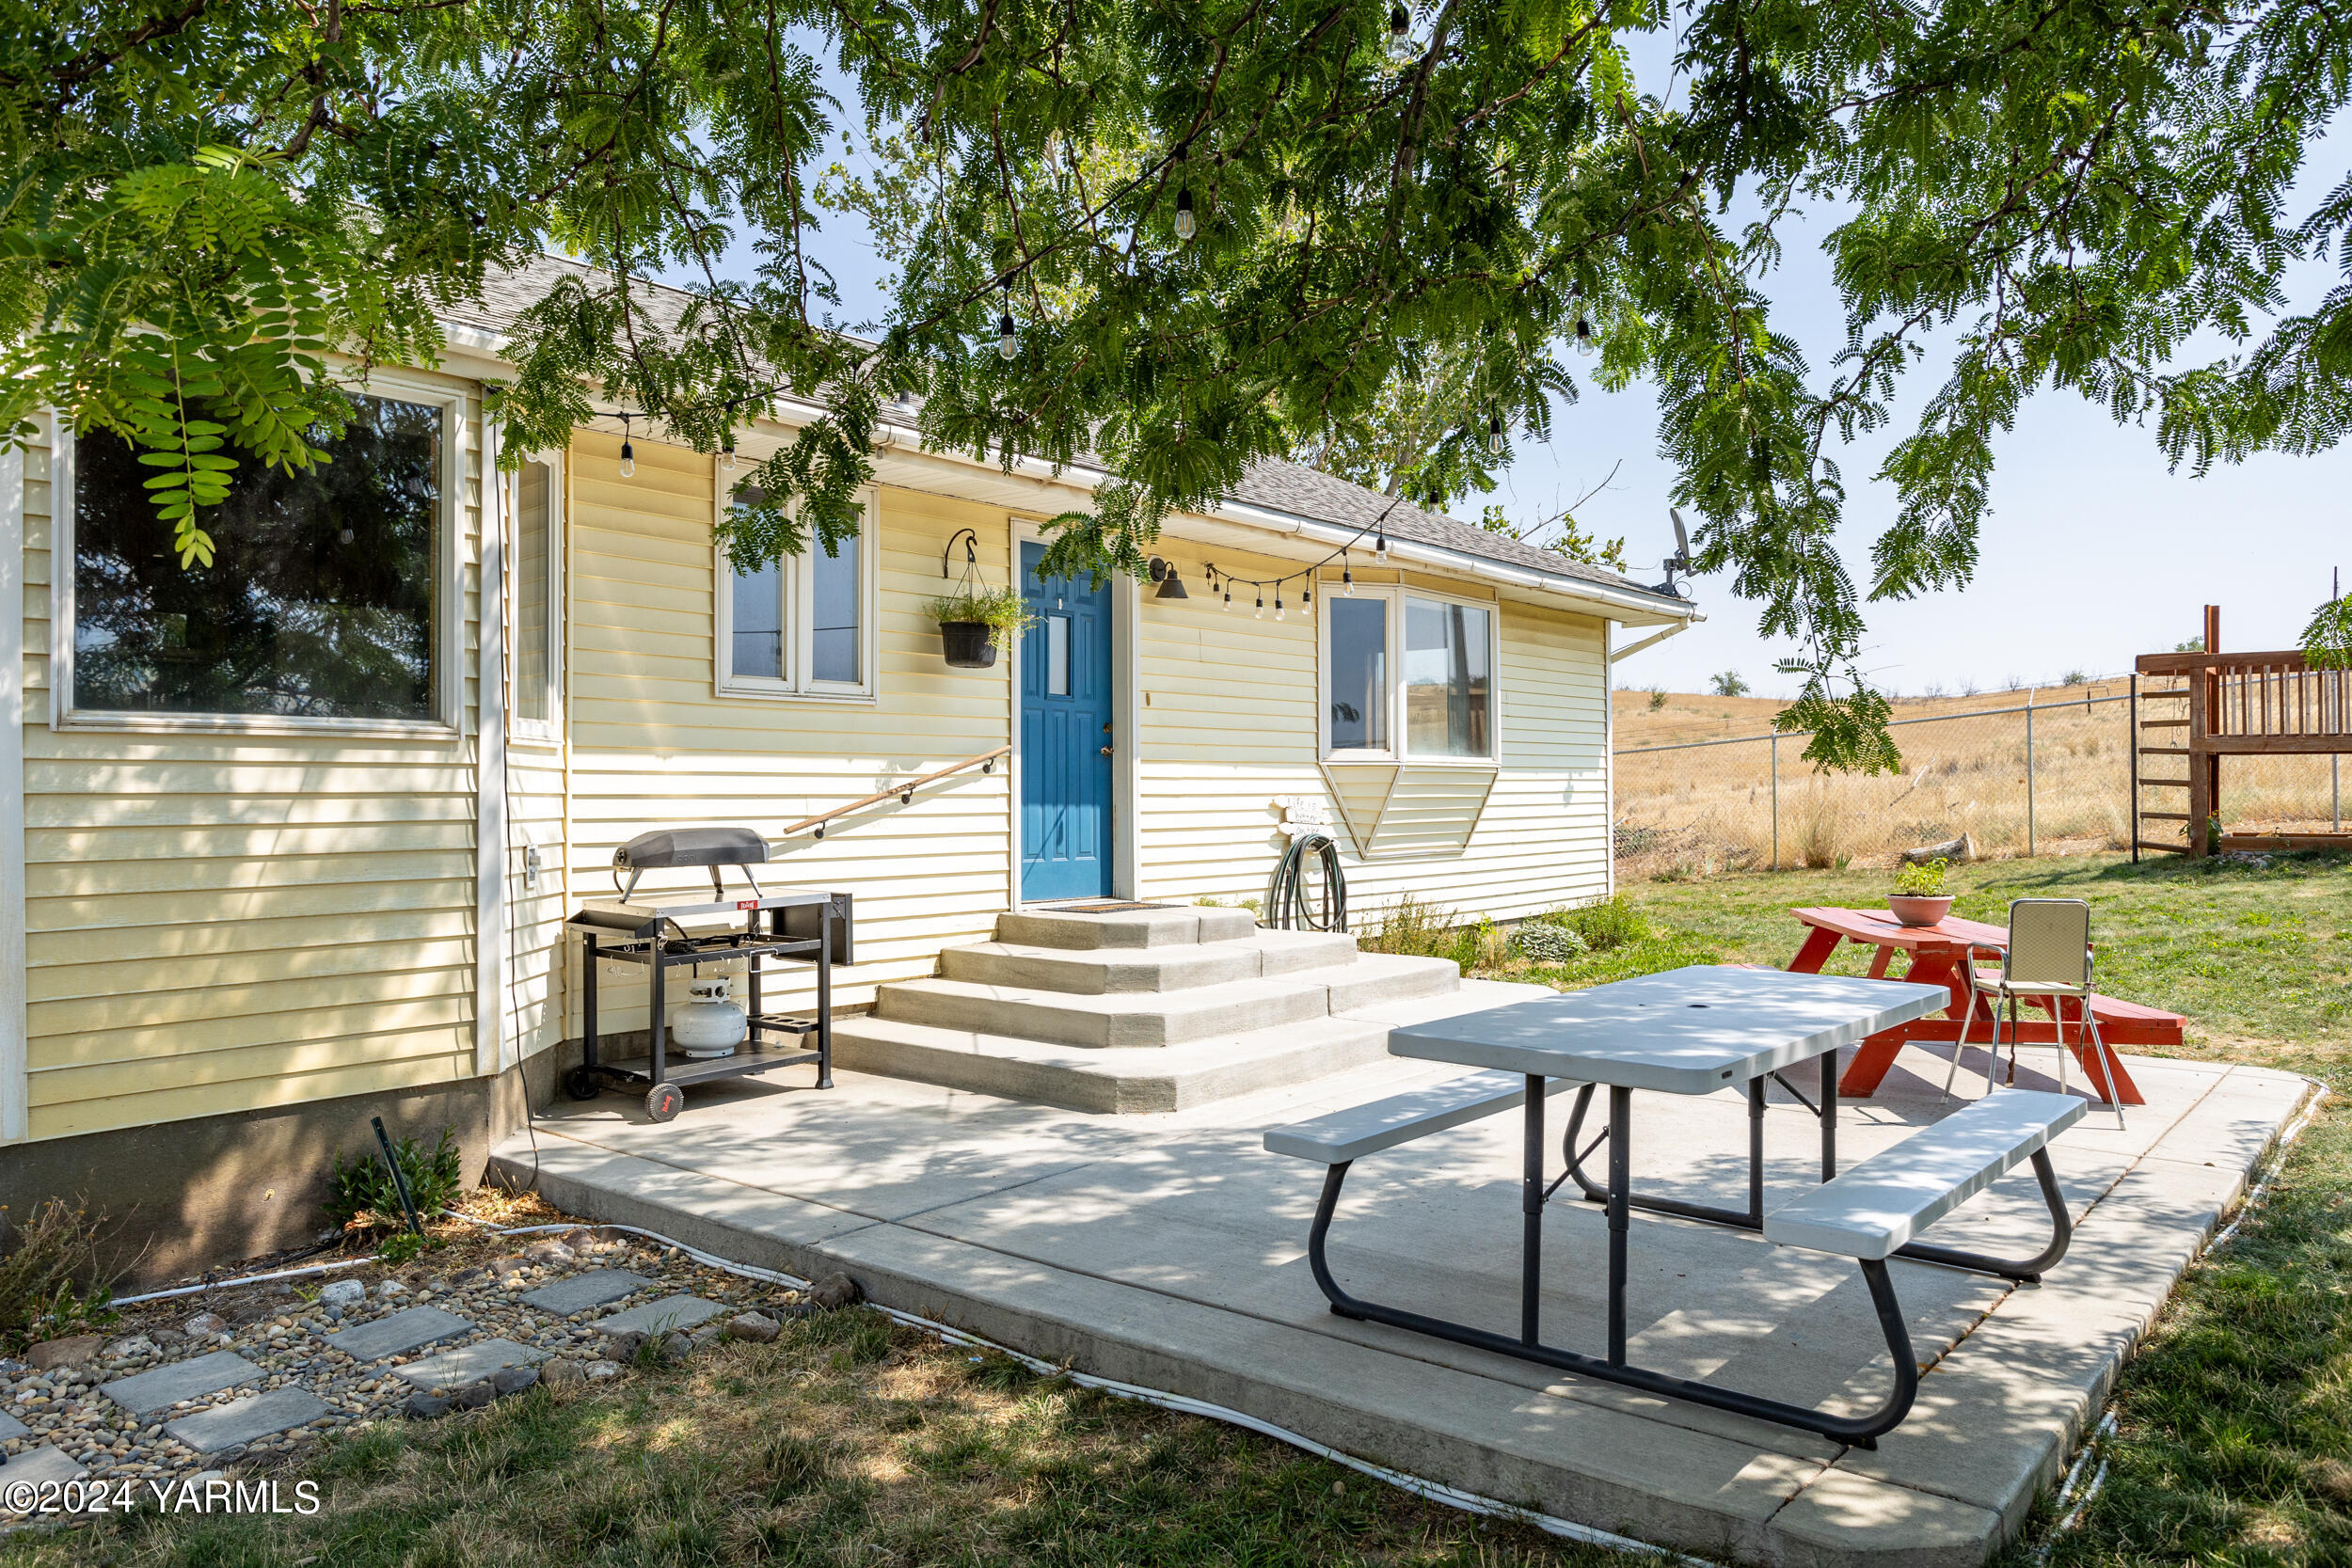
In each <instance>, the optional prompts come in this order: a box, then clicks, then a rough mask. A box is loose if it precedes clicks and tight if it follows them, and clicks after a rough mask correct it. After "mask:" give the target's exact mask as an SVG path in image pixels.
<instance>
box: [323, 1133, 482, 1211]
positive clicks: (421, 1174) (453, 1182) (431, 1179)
mask: <svg viewBox="0 0 2352 1568" xmlns="http://www.w3.org/2000/svg"><path fill="white" fill-rule="evenodd" d="M392 1158H393V1159H395V1160H397V1161H399V1162H400V1171H401V1174H402V1175H403V1176H405V1177H406V1178H407V1179H408V1196H409V1197H410V1198H412V1199H413V1200H414V1201H415V1203H416V1205H417V1217H418V1218H419V1219H423V1218H424V1217H425V1216H427V1215H429V1214H437V1213H438V1212H441V1211H442V1210H444V1209H446V1208H448V1207H449V1206H450V1205H451V1204H452V1203H453V1202H454V1201H456V1198H457V1187H458V1166H457V1145H456V1142H455V1141H454V1140H453V1138H452V1136H451V1134H450V1130H449V1129H448V1128H446V1127H444V1128H442V1129H441V1138H440V1141H439V1142H438V1143H437V1144H435V1145H434V1146H433V1148H431V1149H430V1150H429V1151H428V1150H427V1149H426V1148H424V1146H423V1145H421V1144H420V1143H418V1142H417V1140H416V1139H414V1138H402V1139H400V1140H398V1141H397V1142H395V1143H394V1144H393V1145H392ZM326 1217H327V1218H328V1219H331V1220H333V1221H334V1222H335V1223H336V1224H337V1225H340V1226H342V1227H346V1228H350V1227H354V1226H355V1225H356V1227H358V1228H359V1229H361V1230H365V1231H367V1232H369V1233H371V1234H373V1233H375V1232H379V1231H386V1230H398V1229H400V1228H401V1227H403V1226H405V1225H406V1224H407V1223H408V1222H407V1220H406V1218H405V1216H404V1215H403V1214H402V1213H401V1212H400V1188H399V1187H398V1186H397V1185H396V1184H395V1183H394V1182H393V1180H392V1173H391V1172H390V1171H389V1170H387V1169H386V1168H385V1166H384V1158H383V1156H382V1155H381V1154H380V1153H378V1152H377V1151H376V1150H375V1149H374V1148H369V1149H367V1150H366V1151H364V1152H363V1153H360V1154H358V1155H356V1156H354V1155H345V1154H338V1155H337V1156H335V1170H334V1174H332V1175H331V1176H329V1177H328V1178H327V1179H326Z"/></svg>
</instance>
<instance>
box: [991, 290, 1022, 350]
mask: <svg viewBox="0 0 2352 1568" xmlns="http://www.w3.org/2000/svg"><path fill="white" fill-rule="evenodd" d="M1020 352H1021V333H1020V329H1019V328H1017V327H1015V326H1014V325H1013V323H1012V291H1011V290H1010V289H1007V290H1006V291H1005V313H1004V314H1003V315H1001V316H998V317H997V318H996V357H997V358H999V359H1002V360H1003V361H1005V363H1007V364H1010V363H1012V360H1013V357H1014V356H1016V355H1018V354H1019V353H1020Z"/></svg>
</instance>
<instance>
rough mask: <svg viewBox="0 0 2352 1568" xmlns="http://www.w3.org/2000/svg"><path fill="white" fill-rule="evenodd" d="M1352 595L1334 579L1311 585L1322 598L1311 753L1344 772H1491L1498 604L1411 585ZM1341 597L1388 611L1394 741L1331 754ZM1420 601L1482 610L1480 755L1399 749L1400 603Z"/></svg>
mask: <svg viewBox="0 0 2352 1568" xmlns="http://www.w3.org/2000/svg"><path fill="white" fill-rule="evenodd" d="M1355 589H1356V591H1355V593H1354V594H1343V591H1342V589H1341V587H1340V585H1339V584H1338V583H1337V582H1336V581H1335V580H1323V581H1318V582H1317V583H1316V584H1315V591H1316V594H1317V595H1318V596H1319V597H1320V598H1321V600H1322V605H1321V607H1320V608H1321V610H1322V613H1320V614H1318V615H1316V617H1315V620H1316V622H1317V626H1316V627H1315V754H1316V755H1317V756H1318V757H1320V758H1321V759H1322V760H1323V761H1324V762H1326V763H1327V764H1330V765H1332V766H1334V767H1340V768H1344V767H1346V766H1348V765H1349V764H1351V763H1358V764H1365V765H1369V766H1376V767H1382V768H1395V767H1400V766H1409V767H1413V768H1487V769H1491V768H1496V767H1498V766H1500V764H1501V761H1502V604H1501V602H1500V601H1498V600H1495V599H1487V598H1479V597H1477V596H1476V595H1474V594H1448V593H1444V592H1441V591H1438V590H1436V589H1430V588H1423V587H1422V586H1420V585H1419V584H1417V583H1402V582H1396V583H1390V582H1375V583H1366V582H1359V583H1357V584H1356V585H1355ZM1343 598H1355V599H1379V600H1382V601H1384V602H1385V603H1386V604H1387V605H1388V607H1389V614H1388V624H1389V657H1388V667H1389V668H1388V674H1389V691H1388V699H1389V734H1390V735H1391V736H1393V737H1394V740H1395V743H1394V744H1393V745H1392V746H1389V747H1383V748H1378V749H1374V748H1371V747H1350V748H1348V749H1346V750H1344V751H1335V750H1334V749H1333V748H1332V745H1331V688H1330V671H1331V621H1332V613H1331V611H1332V607H1334V606H1336V605H1338V604H1339V603H1341V602H1342V600H1343ZM1407 599H1422V600H1426V601H1427V602H1429V603H1431V604H1458V605H1466V606H1469V607H1471V608H1473V609H1477V610H1485V611H1486V669H1487V671H1488V676H1487V691H1486V704H1487V712H1486V736H1487V740H1488V743H1489V746H1490V748H1491V749H1490V750H1489V751H1488V752H1486V755H1484V756H1468V757H1460V756H1429V755H1422V754H1420V753H1417V752H1410V751H1407V750H1406V746H1405V737H1406V727H1405V649H1404V641H1405V601H1406V600H1407Z"/></svg>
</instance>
